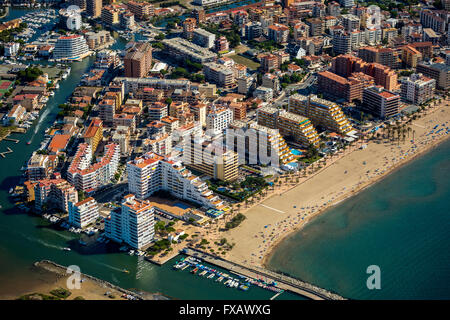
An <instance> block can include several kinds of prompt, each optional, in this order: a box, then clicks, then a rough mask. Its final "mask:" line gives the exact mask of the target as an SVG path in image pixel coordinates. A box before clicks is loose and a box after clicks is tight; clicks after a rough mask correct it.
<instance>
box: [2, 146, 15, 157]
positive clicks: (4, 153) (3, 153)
mask: <svg viewBox="0 0 450 320" xmlns="http://www.w3.org/2000/svg"><path fill="white" fill-rule="evenodd" d="M6 149H8V151H4V152H0V156H2V157H3V158H6V156H5V155H6V154H8V153H12V152H13V151H12V150H11V148H10V147H6Z"/></svg>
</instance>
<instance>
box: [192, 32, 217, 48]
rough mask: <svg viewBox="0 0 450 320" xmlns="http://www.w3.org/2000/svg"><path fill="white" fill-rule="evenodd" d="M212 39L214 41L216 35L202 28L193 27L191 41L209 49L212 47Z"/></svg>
mask: <svg viewBox="0 0 450 320" xmlns="http://www.w3.org/2000/svg"><path fill="white" fill-rule="evenodd" d="M214 41H216V35H215V34H214V33H211V32H208V31H206V30H203V29H195V30H194V37H193V39H192V42H194V43H195V44H198V45H199V46H202V47H204V48H208V49H211V48H212V47H214Z"/></svg>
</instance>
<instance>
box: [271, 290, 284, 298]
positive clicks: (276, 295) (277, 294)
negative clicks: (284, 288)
mask: <svg viewBox="0 0 450 320" xmlns="http://www.w3.org/2000/svg"><path fill="white" fill-rule="evenodd" d="M282 293H283V292H278V293H276V294H275V295H274V296H273V297H272V298H270V300H275V298H276V297H278V296H279V295H280V294H282Z"/></svg>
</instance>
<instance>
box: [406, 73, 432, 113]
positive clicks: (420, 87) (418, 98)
mask: <svg viewBox="0 0 450 320" xmlns="http://www.w3.org/2000/svg"><path fill="white" fill-rule="evenodd" d="M400 83H401V97H402V99H404V100H406V101H409V102H412V103H414V104H417V105H420V104H422V103H425V102H427V101H428V100H430V99H432V98H433V97H434V90H435V88H436V80H434V79H431V78H428V77H425V76H424V75H421V74H417V73H416V74H413V75H411V77H409V78H405V79H402V80H400Z"/></svg>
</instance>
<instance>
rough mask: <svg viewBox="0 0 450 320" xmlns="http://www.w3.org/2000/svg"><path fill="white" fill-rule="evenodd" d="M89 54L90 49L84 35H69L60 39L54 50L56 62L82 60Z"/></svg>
mask: <svg viewBox="0 0 450 320" xmlns="http://www.w3.org/2000/svg"><path fill="white" fill-rule="evenodd" d="M88 54H89V47H88V45H87V42H86V39H85V38H84V37H83V36H82V35H75V34H74V35H68V36H61V37H59V38H58V40H57V41H56V44H55V49H54V50H53V58H54V59H55V60H81V59H83V58H84V57H86V56H87V55H88Z"/></svg>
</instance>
